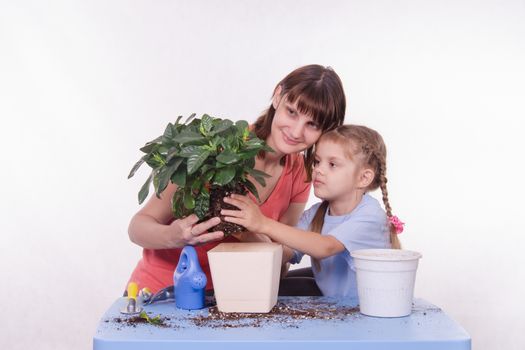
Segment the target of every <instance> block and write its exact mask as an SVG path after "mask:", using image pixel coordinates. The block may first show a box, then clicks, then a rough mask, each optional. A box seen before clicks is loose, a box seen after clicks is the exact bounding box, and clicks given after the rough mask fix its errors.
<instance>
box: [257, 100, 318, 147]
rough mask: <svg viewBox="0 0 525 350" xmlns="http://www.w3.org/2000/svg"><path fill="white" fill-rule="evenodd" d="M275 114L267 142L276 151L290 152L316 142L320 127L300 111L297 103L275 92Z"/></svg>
mask: <svg viewBox="0 0 525 350" xmlns="http://www.w3.org/2000/svg"><path fill="white" fill-rule="evenodd" d="M273 106H274V108H275V115H274V117H273V121H272V130H271V133H270V136H269V137H268V140H266V141H267V143H268V145H269V146H270V147H272V148H273V149H274V150H275V151H276V152H278V153H282V154H291V153H297V152H301V151H304V150H305V149H307V148H309V147H311V146H312V145H313V144H314V143H316V142H317V140H318V139H319V137H320V136H321V133H322V131H321V129H320V128H319V126H318V125H317V123H316V122H315V121H314V120H313V119H312V117H311V116H308V115H306V114H303V113H300V112H299V111H298V109H297V103H290V102H289V101H288V100H287V99H286V96H280V95H279V93H278V92H277V93H276V94H275V96H274V99H273Z"/></svg>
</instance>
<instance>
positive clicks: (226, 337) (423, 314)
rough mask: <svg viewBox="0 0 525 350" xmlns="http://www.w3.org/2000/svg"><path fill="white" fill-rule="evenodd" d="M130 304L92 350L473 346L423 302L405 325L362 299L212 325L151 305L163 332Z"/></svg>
mask: <svg viewBox="0 0 525 350" xmlns="http://www.w3.org/2000/svg"><path fill="white" fill-rule="evenodd" d="M125 305H126V299H125V298H119V299H118V300H117V301H116V302H115V303H114V304H113V305H112V306H111V307H110V308H109V310H108V311H107V312H106V313H105V315H104V316H103V317H102V319H101V321H100V323H99V325H98V328H97V330H96V333H95V336H94V338H93V349H96V350H123V349H127V350H135V349H148V350H161V349H180V350H192V349H223V348H224V349H229V350H237V349H238V350H241V349H242V350H246V349H250V350H252V349H261V350H262V349H264V350H268V349H270V350H278V349H286V350H291V349H306V350H307V349H315V350H324V349H323V347H325V348H330V349H345V350H349V349H389V350H396V349H403V350H410V349H418V350H424V349H432V350H437V349H447V350H455V349H470V343H471V340H470V336H469V335H468V334H467V333H466V332H465V330H463V328H462V327H461V326H459V325H458V324H457V323H456V322H454V321H453V320H452V319H450V318H449V317H448V316H447V315H446V314H445V313H444V312H443V311H442V310H441V309H439V308H438V307H436V306H434V305H432V304H430V303H428V302H426V301H424V300H422V299H415V300H414V306H413V312H412V314H411V315H410V316H407V317H401V318H376V317H369V316H365V315H362V314H360V313H359V311H358V309H357V308H355V306H356V301H355V300H353V299H335V298H327V297H280V298H279V302H278V306H279V307H280V309H278V310H277V311H276V312H274V313H272V314H266V315H264V314H259V315H258V317H255V318H253V316H252V318H250V317H240V318H239V319H234V320H230V319H226V320H224V319H213V317H214V316H217V313H214V312H211V313H210V312H209V310H208V309H203V310H197V311H185V310H179V309H177V308H176V307H175V303H174V302H173V301H165V302H162V303H157V304H152V305H149V306H147V307H146V309H145V311H146V312H147V313H148V315H149V316H150V317H154V316H157V315H160V316H161V319H162V320H163V325H162V326H158V325H152V324H148V323H135V322H131V321H130V320H129V319H130V316H125V315H122V314H120V312H119V310H120V309H121V308H123V307H124V306H125ZM212 311H213V309H212ZM230 317H231V316H230Z"/></svg>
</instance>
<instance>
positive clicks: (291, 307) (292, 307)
mask: <svg viewBox="0 0 525 350" xmlns="http://www.w3.org/2000/svg"><path fill="white" fill-rule="evenodd" d="M208 305H209V304H208ZM203 311H204V312H203V313H201V314H197V315H195V316H192V317H187V318H183V319H181V321H186V322H190V324H191V323H192V324H194V325H195V326H197V327H207V328H215V329H228V328H257V327H262V326H264V325H266V324H281V325H282V326H283V327H285V328H299V324H300V322H301V321H304V320H338V321H340V320H345V319H348V318H350V317H359V316H360V313H359V307H357V306H356V307H348V306H340V305H337V304H336V303H330V302H328V303H327V302H322V301H315V300H311V299H310V300H304V301H302V302H301V303H295V302H294V303H290V304H286V303H283V302H278V303H277V304H276V305H275V306H274V307H273V309H272V310H271V311H270V312H268V313H239V312H231V313H227V312H220V311H219V309H218V308H217V306H215V305H213V306H210V307H208V309H207V310H206V309H204V310H203ZM206 311H207V312H206ZM171 320H172V319H171V318H169V317H162V316H161V317H160V319H158V320H157V321H156V322H155V323H149V322H148V321H147V320H146V319H145V318H142V317H140V316H128V317H125V316H122V317H115V318H112V319H107V320H105V321H104V322H106V323H109V322H111V323H113V324H114V325H116V326H117V330H120V329H121V327H134V328H136V327H137V325H151V326H154V327H161V328H174V329H178V328H181V327H183V328H184V326H181V325H180V324H177V322H176V319H173V322H170V321H171Z"/></svg>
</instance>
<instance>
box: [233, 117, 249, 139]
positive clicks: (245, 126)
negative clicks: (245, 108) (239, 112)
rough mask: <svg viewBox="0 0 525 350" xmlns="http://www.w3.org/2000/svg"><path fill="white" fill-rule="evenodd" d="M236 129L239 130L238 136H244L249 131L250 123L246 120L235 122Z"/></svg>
mask: <svg viewBox="0 0 525 350" xmlns="http://www.w3.org/2000/svg"><path fill="white" fill-rule="evenodd" d="M235 127H236V128H237V134H238V135H241V136H242V135H243V134H244V130H246V129H248V122H247V121H246V120H238V121H237V122H235Z"/></svg>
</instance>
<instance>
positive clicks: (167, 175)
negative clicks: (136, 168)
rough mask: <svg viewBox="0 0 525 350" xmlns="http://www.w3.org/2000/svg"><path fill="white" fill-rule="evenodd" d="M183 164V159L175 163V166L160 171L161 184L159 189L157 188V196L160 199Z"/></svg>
mask: <svg viewBox="0 0 525 350" xmlns="http://www.w3.org/2000/svg"><path fill="white" fill-rule="evenodd" d="M181 162H182V159H180V158H179V159H176V160H175V162H173V164H171V165H169V166H167V167H164V168H162V169H161V170H160V171H159V174H158V178H159V184H158V188H157V191H156V195H157V197H158V198H160V194H161V193H162V192H163V191H164V190H165V189H166V187H167V186H168V183H169V181H170V179H171V177H172V175H173V173H175V171H176V170H177V168H178V167H179V165H180V164H181Z"/></svg>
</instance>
